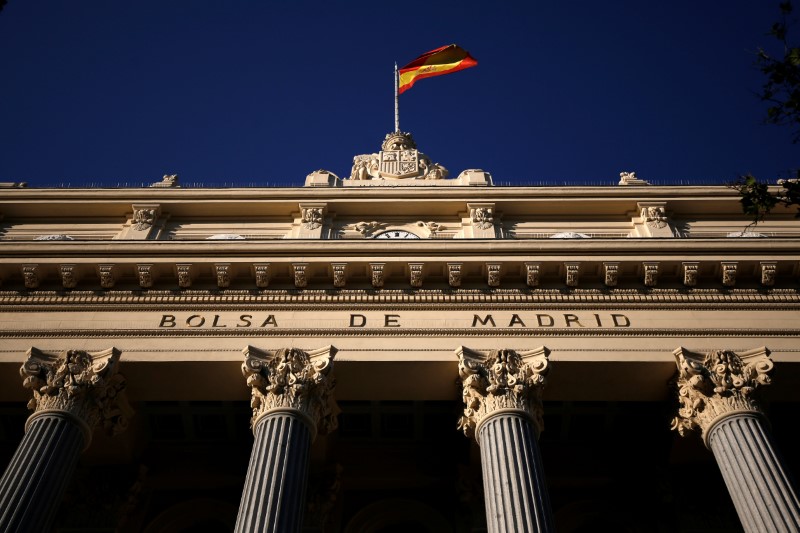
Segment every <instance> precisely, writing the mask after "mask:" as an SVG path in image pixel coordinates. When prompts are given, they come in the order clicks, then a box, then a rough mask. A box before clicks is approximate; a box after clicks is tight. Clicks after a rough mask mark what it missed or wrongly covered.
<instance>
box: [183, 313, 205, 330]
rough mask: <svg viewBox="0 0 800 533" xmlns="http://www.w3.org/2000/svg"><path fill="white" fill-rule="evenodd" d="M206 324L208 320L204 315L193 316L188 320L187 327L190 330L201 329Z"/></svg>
mask: <svg viewBox="0 0 800 533" xmlns="http://www.w3.org/2000/svg"><path fill="white" fill-rule="evenodd" d="M205 323H206V319H205V318H204V317H203V315H192V316H190V317H189V318H187V319H186V325H187V326H189V327H190V328H199V327H200V326H202V325H203V324H205Z"/></svg>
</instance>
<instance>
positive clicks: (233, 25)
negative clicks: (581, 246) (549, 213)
mask: <svg viewBox="0 0 800 533" xmlns="http://www.w3.org/2000/svg"><path fill="white" fill-rule="evenodd" d="M777 4H778V2H777V1H764V0H750V1H741V0H738V1H737V0H728V1H725V2H700V1H697V0H677V1H671V2H650V1H641V0H636V1H634V0H631V1H616V0H608V1H604V2H598V1H570V2H557V1H555V0H551V1H547V2H542V1H519V2H491V3H490V2H488V1H487V2H465V1H461V0H459V1H452V2H415V1H403V2H343V1H342V2H334V1H317V2H305V1H291V2H290V1H283V2H261V1H248V2H246V1H230V2H220V1H214V2H210V1H191V2H190V1H188V0H187V1H150V0H139V1H135V2H130V1H127V2H123V1H121V0H120V1H110V0H96V1H90V0H81V1H67V0H63V1H55V0H53V1H42V0H25V1H23V0H9V3H8V4H7V5H6V7H5V8H4V9H3V11H0V51H2V52H1V53H0V143H1V144H0V146H2V148H1V149H2V153H0V181H27V182H29V184H30V185H31V186H37V185H38V186H42V185H45V184H57V183H61V182H64V183H72V184H73V185H75V184H79V183H88V182H95V183H103V184H107V185H114V184H116V183H117V182H130V183H138V182H143V181H144V182H152V181H157V180H158V179H160V177H161V175H162V174H165V173H178V174H179V175H180V177H181V180H182V181H183V182H185V183H191V182H205V183H222V182H228V183H230V182H236V183H240V184H249V183H256V184H267V183H269V184H283V185H288V184H296V185H300V184H302V182H303V180H304V177H305V176H306V174H308V173H309V172H311V171H313V170H316V169H318V168H325V169H328V170H331V171H333V172H335V173H337V174H339V175H340V176H344V175H345V174H347V173H349V169H350V166H351V164H352V156H353V155H355V154H362V153H370V152H374V151H377V150H379V146H380V142H381V141H382V139H383V136H384V135H385V133H387V132H388V131H390V130H391V129H392V128H393V112H394V110H393V93H392V69H393V62H394V61H397V62H398V63H399V64H400V66H402V65H403V64H405V63H406V62H409V61H411V60H412V59H414V58H415V57H416V56H418V55H420V54H421V53H423V52H425V51H428V50H431V49H433V48H436V47H439V46H442V45H445V44H449V43H454V42H455V43H458V44H460V45H461V46H463V47H464V48H466V49H467V50H469V51H470V52H471V54H472V55H473V56H474V57H475V58H476V59H477V60H478V62H479V65H478V66H477V67H476V68H472V69H468V70H465V71H462V72H458V73H455V74H452V75H448V76H441V77H436V78H431V79H426V80H422V81H420V82H418V83H417V84H416V85H415V86H414V88H413V89H411V90H410V91H408V92H406V93H405V94H403V95H402V96H401V102H400V106H401V128H402V129H403V130H405V131H411V132H412V133H413V134H414V136H415V138H416V140H417V142H418V144H419V148H420V150H421V151H423V152H425V153H427V154H428V155H429V156H430V157H431V158H432V159H433V160H434V161H437V162H440V163H441V164H443V165H445V166H446V167H447V168H448V169H450V171H451V174H452V175H453V176H455V175H457V174H458V173H459V172H460V171H461V170H463V169H465V168H484V169H486V170H489V171H491V172H492V174H493V175H494V177H495V180H496V181H501V182H515V183H525V182H531V181H539V180H548V181H554V182H568V183H569V182H575V183H578V182H587V181H589V182H591V181H608V182H612V181H615V180H616V179H617V176H618V173H619V172H620V171H622V170H635V171H636V172H637V174H638V175H639V176H640V177H643V178H645V179H652V180H658V181H662V182H676V181H679V180H691V179H700V180H704V181H708V180H726V179H727V180H730V179H733V178H734V177H735V176H736V175H738V174H741V173H745V172H752V173H754V174H756V175H758V176H760V177H762V178H765V179H772V178H775V177H777V176H778V175H780V174H781V173H785V171H787V170H788V169H791V168H794V167H796V166H797V155H798V153H800V146H796V145H792V144H791V134H790V133H791V132H790V131H789V130H788V129H786V128H782V127H778V126H770V125H764V124H762V118H763V117H764V115H765V104H764V103H762V102H761V101H759V99H758V98H757V96H756V94H755V93H756V92H757V91H758V90H759V88H760V85H761V83H762V81H763V79H762V76H761V74H760V72H759V71H758V70H757V69H756V68H755V67H754V59H755V55H754V52H755V50H756V48H757V47H758V46H769V47H772V48H773V49H774V44H773V42H772V40H771V39H770V38H769V37H767V36H766V32H767V31H768V29H769V27H770V25H771V24H772V22H774V21H775V20H777V19H778V18H779V13H778V7H777ZM797 33H798V35H797V37H798V40H800V27H798V31H797Z"/></svg>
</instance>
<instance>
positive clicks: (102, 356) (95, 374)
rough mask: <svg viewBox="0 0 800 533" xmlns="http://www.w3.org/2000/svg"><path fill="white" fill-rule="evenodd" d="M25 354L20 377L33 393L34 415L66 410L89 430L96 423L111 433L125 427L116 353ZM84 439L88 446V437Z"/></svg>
mask: <svg viewBox="0 0 800 533" xmlns="http://www.w3.org/2000/svg"><path fill="white" fill-rule="evenodd" d="M27 355H28V358H27V360H26V361H25V363H24V364H23V365H22V368H20V375H21V376H22V378H23V382H22V385H23V386H24V387H25V388H28V389H31V391H32V392H33V398H32V399H31V400H30V401H29V402H28V409H31V410H33V411H34V413H36V412H40V411H47V410H55V411H66V412H68V413H70V414H71V415H73V416H75V417H76V418H78V419H79V420H82V421H83V422H84V423H85V424H86V426H88V428H87V429H88V430H89V431H91V430H92V429H93V428H94V427H96V426H97V425H98V424H102V427H103V428H104V429H105V430H106V431H108V432H109V433H112V434H116V433H119V432H121V431H122V430H123V429H125V427H127V424H128V416H129V415H130V408H129V407H128V405H127V403H126V402H125V400H124V399H123V398H122V397H121V396H120V393H121V392H122V391H123V390H124V389H125V378H124V377H122V375H121V374H119V373H117V370H118V367H119V356H120V352H119V350H117V349H115V348H109V349H108V350H104V351H102V352H96V353H89V352H85V351H82V350H69V351H67V352H66V353H64V354H63V355H51V354H48V353H45V352H42V351H40V350H38V349H36V348H31V349H30V350H28V354H27ZM86 437H87V441H86V442H87V444H88V439H89V438H90V437H91V434H90V433H89V434H87V435H86Z"/></svg>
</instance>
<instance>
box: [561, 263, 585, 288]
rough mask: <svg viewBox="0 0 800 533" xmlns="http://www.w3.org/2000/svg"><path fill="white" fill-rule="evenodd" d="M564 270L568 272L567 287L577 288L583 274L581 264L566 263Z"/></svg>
mask: <svg viewBox="0 0 800 533" xmlns="http://www.w3.org/2000/svg"><path fill="white" fill-rule="evenodd" d="M564 268H565V269H566V271H567V287H577V286H578V278H579V276H580V272H581V264H580V263H564Z"/></svg>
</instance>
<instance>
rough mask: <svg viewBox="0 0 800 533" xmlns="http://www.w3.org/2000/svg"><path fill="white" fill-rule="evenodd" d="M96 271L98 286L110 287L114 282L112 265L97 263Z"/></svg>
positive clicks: (114, 273)
mask: <svg viewBox="0 0 800 533" xmlns="http://www.w3.org/2000/svg"><path fill="white" fill-rule="evenodd" d="M97 272H98V275H99V276H100V286H101V287H103V288H104V289H111V288H112V287H114V283H116V276H115V275H116V272H115V270H114V265H97Z"/></svg>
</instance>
